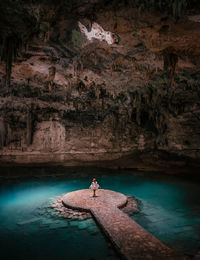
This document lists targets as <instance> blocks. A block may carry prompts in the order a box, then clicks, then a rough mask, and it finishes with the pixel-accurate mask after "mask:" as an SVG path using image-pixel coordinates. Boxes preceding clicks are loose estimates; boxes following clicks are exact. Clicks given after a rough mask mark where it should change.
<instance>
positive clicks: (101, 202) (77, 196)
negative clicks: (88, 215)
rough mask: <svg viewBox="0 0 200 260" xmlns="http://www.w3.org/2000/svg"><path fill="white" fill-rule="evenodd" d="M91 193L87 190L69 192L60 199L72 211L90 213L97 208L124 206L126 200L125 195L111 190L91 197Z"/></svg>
mask: <svg viewBox="0 0 200 260" xmlns="http://www.w3.org/2000/svg"><path fill="white" fill-rule="evenodd" d="M92 195H93V191H92V190H89V189H85V190H78V191H73V192H69V193H67V194H66V195H64V197H63V198H62V202H63V204H64V205H65V206H66V207H69V208H72V209H79V210H86V211H90V210H91V209H93V208H97V207H109V208H110V207H118V208H123V207H125V206H126V204H127V201H128V198H127V196H126V195H124V194H122V193H119V192H115V191H112V190H104V189H100V190H98V191H97V192H96V195H97V196H96V197H93V196H92Z"/></svg>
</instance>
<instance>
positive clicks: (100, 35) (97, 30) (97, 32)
mask: <svg viewBox="0 0 200 260" xmlns="http://www.w3.org/2000/svg"><path fill="white" fill-rule="evenodd" d="M78 26H79V28H80V30H81V32H82V33H84V34H85V36H86V37H87V39H88V40H89V41H91V40H92V39H93V38H95V39H98V40H100V41H106V42H107V43H108V44H113V43H114V40H113V37H112V33H111V32H109V31H105V30H104V29H103V28H102V27H101V26H100V25H99V24H98V23H93V24H92V28H91V31H90V32H88V30H87V28H86V27H85V26H84V25H83V24H82V23H81V22H78Z"/></svg>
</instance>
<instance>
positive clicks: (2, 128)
mask: <svg viewBox="0 0 200 260" xmlns="http://www.w3.org/2000/svg"><path fill="white" fill-rule="evenodd" d="M6 136H7V130H6V124H5V121H4V120H3V119H0V149H1V148H2V147H4V145H6Z"/></svg>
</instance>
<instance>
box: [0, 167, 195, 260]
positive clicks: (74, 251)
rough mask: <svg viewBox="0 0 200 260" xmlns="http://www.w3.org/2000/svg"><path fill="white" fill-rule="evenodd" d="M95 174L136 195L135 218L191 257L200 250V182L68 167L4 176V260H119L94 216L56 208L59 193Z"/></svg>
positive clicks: (0, 209) (0, 212)
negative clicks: (71, 216)
mask: <svg viewBox="0 0 200 260" xmlns="http://www.w3.org/2000/svg"><path fill="white" fill-rule="evenodd" d="M18 170H19V169H18ZM12 171H14V169H13V170H12ZM26 171H27V175H28V172H29V171H30V170H29V169H23V172H26ZM48 171H49V170H48V169H42V172H43V173H44V172H48ZM55 171H56V173H58V174H59V171H60V169H59V168H57V169H56V170H55ZM37 173H38V174H40V173H41V169H35V170H34V174H35V175H37ZM94 175H95V176H94ZM89 176H92V177H97V179H98V181H99V183H100V185H101V187H102V188H105V189H112V190H115V191H119V192H122V193H125V194H127V195H132V196H134V197H136V198H137V199H138V200H139V204H140V208H141V211H140V213H138V214H136V215H134V216H133V219H135V220H136V221H137V222H138V223H139V224H140V225H142V226H143V227H144V228H146V229H147V230H148V231H149V232H151V233H152V234H154V235H155V236H157V237H158V238H160V239H161V240H162V241H163V242H164V243H166V244H167V245H169V246H170V247H172V248H174V249H175V250H177V251H179V252H181V253H184V254H187V255H191V256H192V255H194V254H196V252H197V251H199V250H200V229H199V226H200V189H199V184H198V183H197V182H193V181H188V180H183V179H182V178H180V177H179V178H178V177H170V176H166V175H165V176H160V175H152V174H148V173H147V174H144V173H138V172H134V171H129V172H125V171H120V172H119V171H116V172H113V171H112V172H111V171H109V170H107V171H105V170H104V171H103V170H96V169H82V170H81V169H77V170H75V171H73V172H72V171H69V170H68V169H62V176H60V177H55V176H54V177H48V178H47V177H45V178H42V179H38V178H36V177H35V178H32V179H27V178H26V179H23V178H21V179H20V180H19V179H18V180H16V179H15V180H11V179H10V180H4V181H3V180H2V181H0V240H1V241H0V245H1V256H3V258H1V259H20V260H23V259H57V260H59V259H118V257H117V255H116V253H115V252H114V251H113V249H112V247H111V245H110V244H109V242H108V241H107V240H106V239H105V237H104V236H103V234H102V233H101V231H100V230H99V228H98V227H97V226H96V224H95V222H94V221H93V220H92V219H89V220H86V221H77V220H76V221H69V220H66V219H63V218H61V217H59V216H58V215H57V212H56V211H54V210H53V209H51V208H50V204H51V202H52V201H54V200H55V199H56V197H58V196H60V195H62V194H64V193H67V192H69V191H73V190H77V189H84V188H87V187H88V186H89V184H90V182H91V177H89Z"/></svg>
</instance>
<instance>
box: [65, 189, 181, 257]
mask: <svg viewBox="0 0 200 260" xmlns="http://www.w3.org/2000/svg"><path fill="white" fill-rule="evenodd" d="M126 203H127V196H125V195H124V194H121V193H118V192H114V191H111V190H103V189H100V190H98V191H97V197H95V198H93V197H92V191H91V190H88V189H87V190H79V191H74V192H70V193H67V194H66V195H65V196H64V197H63V204H64V205H65V206H67V207H70V208H74V209H79V210H85V211H90V212H91V213H92V215H93V216H94V218H95V219H96V221H97V222H98V223H99V225H100V226H101V227H102V229H103V230H104V232H105V234H106V235H107V236H108V237H109V239H110V240H111V241H112V243H113V244H114V246H115V247H116V249H117V250H118V252H119V253H120V254H121V256H123V257H124V258H125V259H128V260H132V259H153V260H155V259H159V260H161V259H162V260H164V259H167V260H169V259H170V260H173V259H186V258H184V257H183V256H180V255H178V254H177V253H176V252H174V251H173V250H172V249H170V248H168V247H167V246H166V245H164V244H163V243H162V242H161V241H160V240H158V239H157V238H155V237H154V236H153V235H152V234H150V233H149V232H147V231H146V230H145V229H143V228H142V227H141V226H140V225H138V224H137V223H136V222H135V221H134V220H132V219H131V218H130V217H129V216H128V215H126V214H125V213H123V212H122V211H121V210H120V209H119V208H122V207H124V206H125V205H126Z"/></svg>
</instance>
